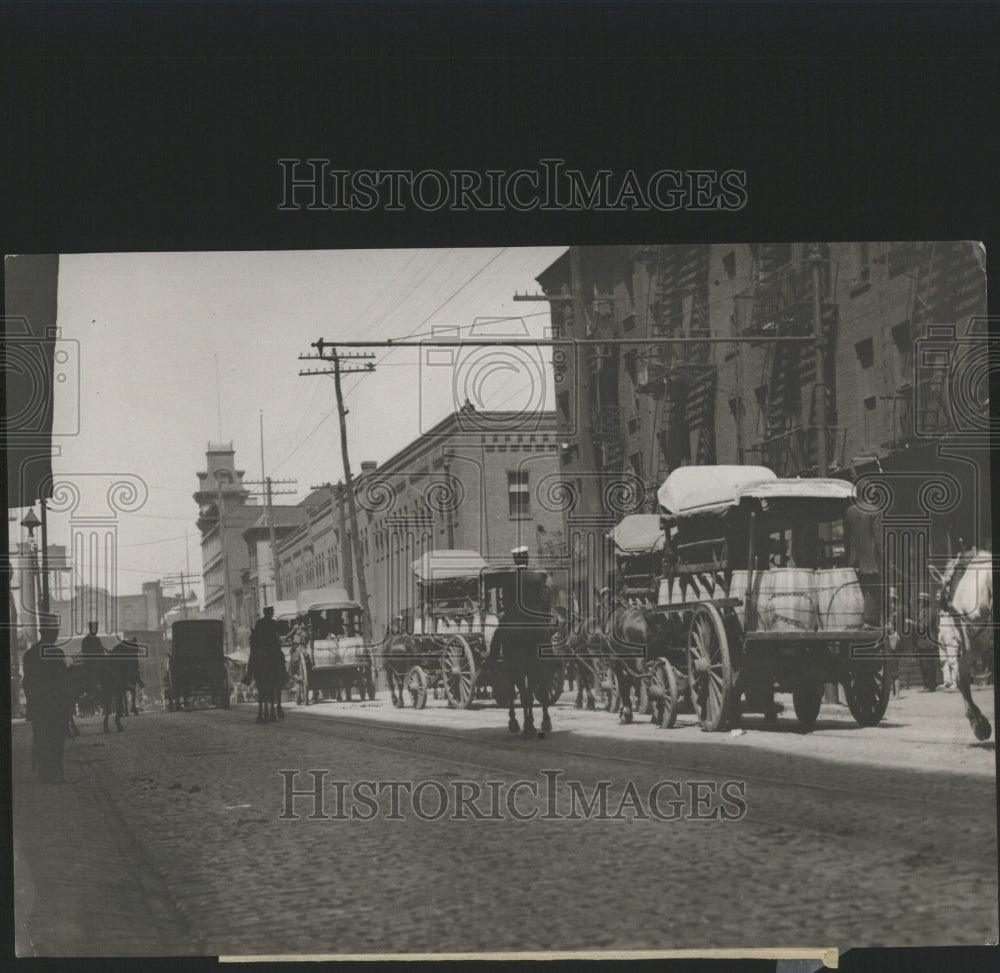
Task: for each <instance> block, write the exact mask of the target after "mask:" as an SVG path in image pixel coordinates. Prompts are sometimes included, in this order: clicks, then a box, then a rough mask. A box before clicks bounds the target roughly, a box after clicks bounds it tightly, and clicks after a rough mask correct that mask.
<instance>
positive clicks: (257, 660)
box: [253, 645, 288, 723]
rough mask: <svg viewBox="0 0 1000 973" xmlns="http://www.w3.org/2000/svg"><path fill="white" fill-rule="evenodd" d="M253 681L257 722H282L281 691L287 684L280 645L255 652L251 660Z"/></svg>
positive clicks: (286, 672)
mask: <svg viewBox="0 0 1000 973" xmlns="http://www.w3.org/2000/svg"><path fill="white" fill-rule="evenodd" d="M253 681H254V682H255V683H256V684H257V722H258V723H273V722H274V721H275V720H283V719H284V718H285V711H284V710H283V709H282V708H281V690H282V689H283V688H284V686H285V683H286V682H288V670H287V669H286V668H285V654H284V653H283V652H282V651H281V647H280V645H279V646H269V647H267V648H261V649H259V650H258V651H257V653H256V655H255V657H254V660H253Z"/></svg>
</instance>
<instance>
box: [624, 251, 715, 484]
mask: <svg viewBox="0 0 1000 973" xmlns="http://www.w3.org/2000/svg"><path fill="white" fill-rule="evenodd" d="M710 252H711V251H710V248H709V247H708V246H701V245H699V246H679V245H671V246H662V247H659V248H658V250H657V254H656V261H655V268H656V269H655V277H656V283H655V286H654V288H653V295H652V299H651V302H650V316H649V317H650V326H651V331H652V334H653V335H655V336H657V337H665V338H681V337H698V336H699V335H706V336H707V335H708V332H709V317H708V274H709V260H710ZM711 348H712V346H711V345H710V344H707V343H706V344H694V343H692V344H678V345H660V346H654V347H652V348H651V350H650V353H649V358H648V360H647V362H646V372H647V375H648V377H649V379H650V381H648V382H647V383H646V384H645V385H644V386H643V387H642V391H645V392H648V393H651V394H654V395H656V396H657V397H658V398H660V400H661V403H660V416H661V418H660V421H659V424H658V425H659V428H658V437H659V445H660V463H659V469H658V478H659V479H660V480H662V479H663V478H664V477H665V476H666V474H667V473H668V472H669V471H670V470H673V469H676V468H677V467H678V466H683V465H685V464H688V463H696V464H706V463H714V462H715V388H716V367H715V365H714V363H713V362H712V353H711ZM692 432H696V433H697V438H696V441H695V442H694V443H692Z"/></svg>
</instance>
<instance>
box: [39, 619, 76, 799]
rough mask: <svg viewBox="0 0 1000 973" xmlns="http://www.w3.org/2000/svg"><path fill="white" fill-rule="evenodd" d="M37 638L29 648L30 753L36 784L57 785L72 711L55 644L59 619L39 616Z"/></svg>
mask: <svg viewBox="0 0 1000 973" xmlns="http://www.w3.org/2000/svg"><path fill="white" fill-rule="evenodd" d="M40 634H41V638H40V639H39V641H38V642H37V643H36V644H35V645H34V646H32V649H37V650H38V656H37V658H38V662H37V669H36V670H35V671H34V672H33V673H32V677H31V682H32V688H31V700H32V702H31V706H32V713H33V719H32V723H31V726H32V732H33V735H34V741H33V749H34V756H35V760H36V762H37V766H38V778H39V780H42V781H45V782H46V783H58V782H59V781H61V780H63V752H64V749H65V746H66V726H67V724H68V722H69V716H70V713H71V712H72V708H73V699H72V695H73V694H72V687H71V683H70V674H69V670H68V669H67V668H66V656H65V655H64V654H63V651H62V649H60V648H58V647H57V646H56V644H55V643H56V639H57V638H58V636H59V616H58V615H51V614H50V615H44V616H42V621H41V633H40ZM29 651H31V650H29Z"/></svg>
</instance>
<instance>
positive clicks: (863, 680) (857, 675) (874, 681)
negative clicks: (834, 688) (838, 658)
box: [844, 648, 891, 726]
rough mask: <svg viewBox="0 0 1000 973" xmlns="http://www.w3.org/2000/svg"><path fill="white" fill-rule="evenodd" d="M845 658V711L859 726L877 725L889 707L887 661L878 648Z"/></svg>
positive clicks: (889, 687)
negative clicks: (846, 709)
mask: <svg viewBox="0 0 1000 973" xmlns="http://www.w3.org/2000/svg"><path fill="white" fill-rule="evenodd" d="M850 652H851V650H850V649H849V650H848V653H849V654H848V658H847V659H846V665H847V671H846V673H845V676H844V695H845V696H846V697H847V708H848V709H849V710H850V711H851V716H853V717H854V720H855V722H856V723H858V725H859V726H877V725H878V724H879V723H880V722H881V720H882V717H883V716H885V711H886V707H888V705H889V691H890V689H891V686H890V680H889V661H888V659H887V657H886V654H885V650H884V649H882V648H880V649H878V650H877V651H876V652H873V653H871V654H868V655H859V656H857V657H856V658H851V657H850Z"/></svg>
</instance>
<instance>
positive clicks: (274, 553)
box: [243, 476, 298, 601]
mask: <svg viewBox="0 0 1000 973" xmlns="http://www.w3.org/2000/svg"><path fill="white" fill-rule="evenodd" d="M297 482H298V481H297V480H275V479H273V478H272V477H270V476H265V477H264V478H263V479H261V480H244V481H243V485H244V486H246V485H247V484H248V483H249V484H250V485H251V486H259V487H261V488H262V489H260V490H251V491H250V496H252V497H263V498H264V503H265V505H266V506H265V515H264V516H265V518H266V519H267V530H268V534H269V540H270V547H271V572H272V574H273V575H274V600H275V601H279V600H280V599H281V597H282V583H281V565H280V564H279V562H278V540H277V533H276V531H275V528H274V508H273V504H272V500H273V498H274V497H275V496H277V495H279V494H283V493H288V494H291V493H295V492H296V491H295V490H275V489H274V484H276V483H278V484H282V485H286V484H287V485H294V484H295V483H297Z"/></svg>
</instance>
